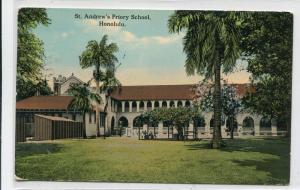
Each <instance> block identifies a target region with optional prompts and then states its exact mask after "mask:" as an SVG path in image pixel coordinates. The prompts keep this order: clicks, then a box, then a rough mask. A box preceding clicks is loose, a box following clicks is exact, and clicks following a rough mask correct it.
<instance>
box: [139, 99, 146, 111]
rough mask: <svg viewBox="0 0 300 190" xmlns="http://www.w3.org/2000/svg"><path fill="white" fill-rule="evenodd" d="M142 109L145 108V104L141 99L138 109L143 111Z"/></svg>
mask: <svg viewBox="0 0 300 190" xmlns="http://www.w3.org/2000/svg"><path fill="white" fill-rule="evenodd" d="M144 109H145V104H144V102H143V101H141V102H140V105H139V110H140V111H144Z"/></svg>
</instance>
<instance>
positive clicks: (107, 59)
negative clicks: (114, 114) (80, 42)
mask: <svg viewBox="0 0 300 190" xmlns="http://www.w3.org/2000/svg"><path fill="white" fill-rule="evenodd" d="M107 40H108V37H107V35H104V36H103V37H102V39H101V41H100V42H99V43H98V42H97V41H96V40H91V41H89V42H88V44H87V46H86V49H85V50H84V51H83V52H82V54H81V56H79V61H80V66H81V68H83V69H86V68H90V67H94V71H93V80H95V82H96V92H97V93H98V94H100V92H103V91H106V93H107V94H106V95H109V94H110V93H111V90H112V88H114V87H116V86H120V85H121V83H120V81H119V80H118V79H117V78H116V77H115V71H116V65H115V64H116V63H117V62H118V59H117V57H116V56H115V53H117V52H118V49H119V48H118V46H117V44H115V43H110V44H107ZM100 83H101V84H100ZM100 85H101V87H100ZM105 108H107V102H106V105H105ZM99 119H100V118H99V105H97V108H96V125H97V136H100V131H99V123H100V121H99ZM104 138H105V127H104Z"/></svg>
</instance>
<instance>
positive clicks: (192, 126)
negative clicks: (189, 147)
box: [188, 121, 194, 139]
mask: <svg viewBox="0 0 300 190" xmlns="http://www.w3.org/2000/svg"><path fill="white" fill-rule="evenodd" d="M188 131H189V132H188V133H189V138H191V139H192V138H193V137H194V122H193V121H190V123H189V128H188Z"/></svg>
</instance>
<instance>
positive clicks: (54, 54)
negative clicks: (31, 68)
mask: <svg viewBox="0 0 300 190" xmlns="http://www.w3.org/2000/svg"><path fill="white" fill-rule="evenodd" d="M47 13H48V17H49V18H50V19H51V24H50V25H48V26H42V25H41V26H38V27H37V28H36V29H35V31H34V32H35V33H36V35H37V36H38V37H39V38H40V39H41V40H43V42H44V48H45V56H46V61H45V71H44V74H45V76H46V77H47V79H48V80H49V82H50V84H52V77H56V76H57V75H63V76H66V77H68V76H70V75H71V74H72V73H74V75H75V76H77V77H78V78H80V79H81V80H83V81H88V80H89V79H91V77H92V69H93V68H90V69H81V67H80V65H79V56H80V55H81V53H82V52H83V51H84V49H85V47H86V45H87V43H88V41H90V40H97V41H100V40H101V38H102V37H103V35H104V34H107V35H108V40H109V41H108V43H112V42H113V43H117V45H118V47H119V52H118V53H117V54H116V55H117V57H118V60H119V64H120V66H119V67H118V69H117V72H116V76H117V78H118V79H119V80H120V81H121V83H122V85H123V86H124V85H158V84H193V83H197V82H199V81H200V80H202V79H203V77H201V76H197V75H196V76H187V75H186V73H185V67H184V64H185V59H186V56H185V54H184V52H183V45H182V38H183V37H184V32H182V33H179V34H170V33H169V32H168V27H167V23H168V18H169V16H170V15H171V14H172V13H173V11H161V10H155V11H154V10H153V11H150V10H99V9H98V10H92V9H47ZM75 15H80V17H81V19H79V18H75ZM85 15H97V16H105V19H101V18H100V19H85V18H84V17H85ZM106 15H108V16H110V17H112V15H115V16H117V18H116V17H115V18H114V19H112V18H107V16H106ZM131 15H135V16H138V15H140V16H147V15H149V18H150V20H148V19H130V17H131ZM124 16H129V19H128V20H126V17H124ZM99 21H103V22H105V23H106V22H116V23H119V22H122V23H123V24H124V26H99V24H98V23H99ZM245 68H246V63H244V62H241V61H238V64H237V67H236V69H235V72H233V73H232V74H230V75H228V76H226V75H222V76H223V78H224V79H225V80H227V81H228V82H230V83H246V82H249V76H250V74H249V73H247V72H246V71H245Z"/></svg>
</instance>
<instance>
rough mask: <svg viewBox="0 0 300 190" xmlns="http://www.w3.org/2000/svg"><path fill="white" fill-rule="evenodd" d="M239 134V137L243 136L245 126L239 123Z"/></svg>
mask: <svg viewBox="0 0 300 190" xmlns="http://www.w3.org/2000/svg"><path fill="white" fill-rule="evenodd" d="M237 132H238V136H243V124H240V123H238V126H237Z"/></svg>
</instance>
